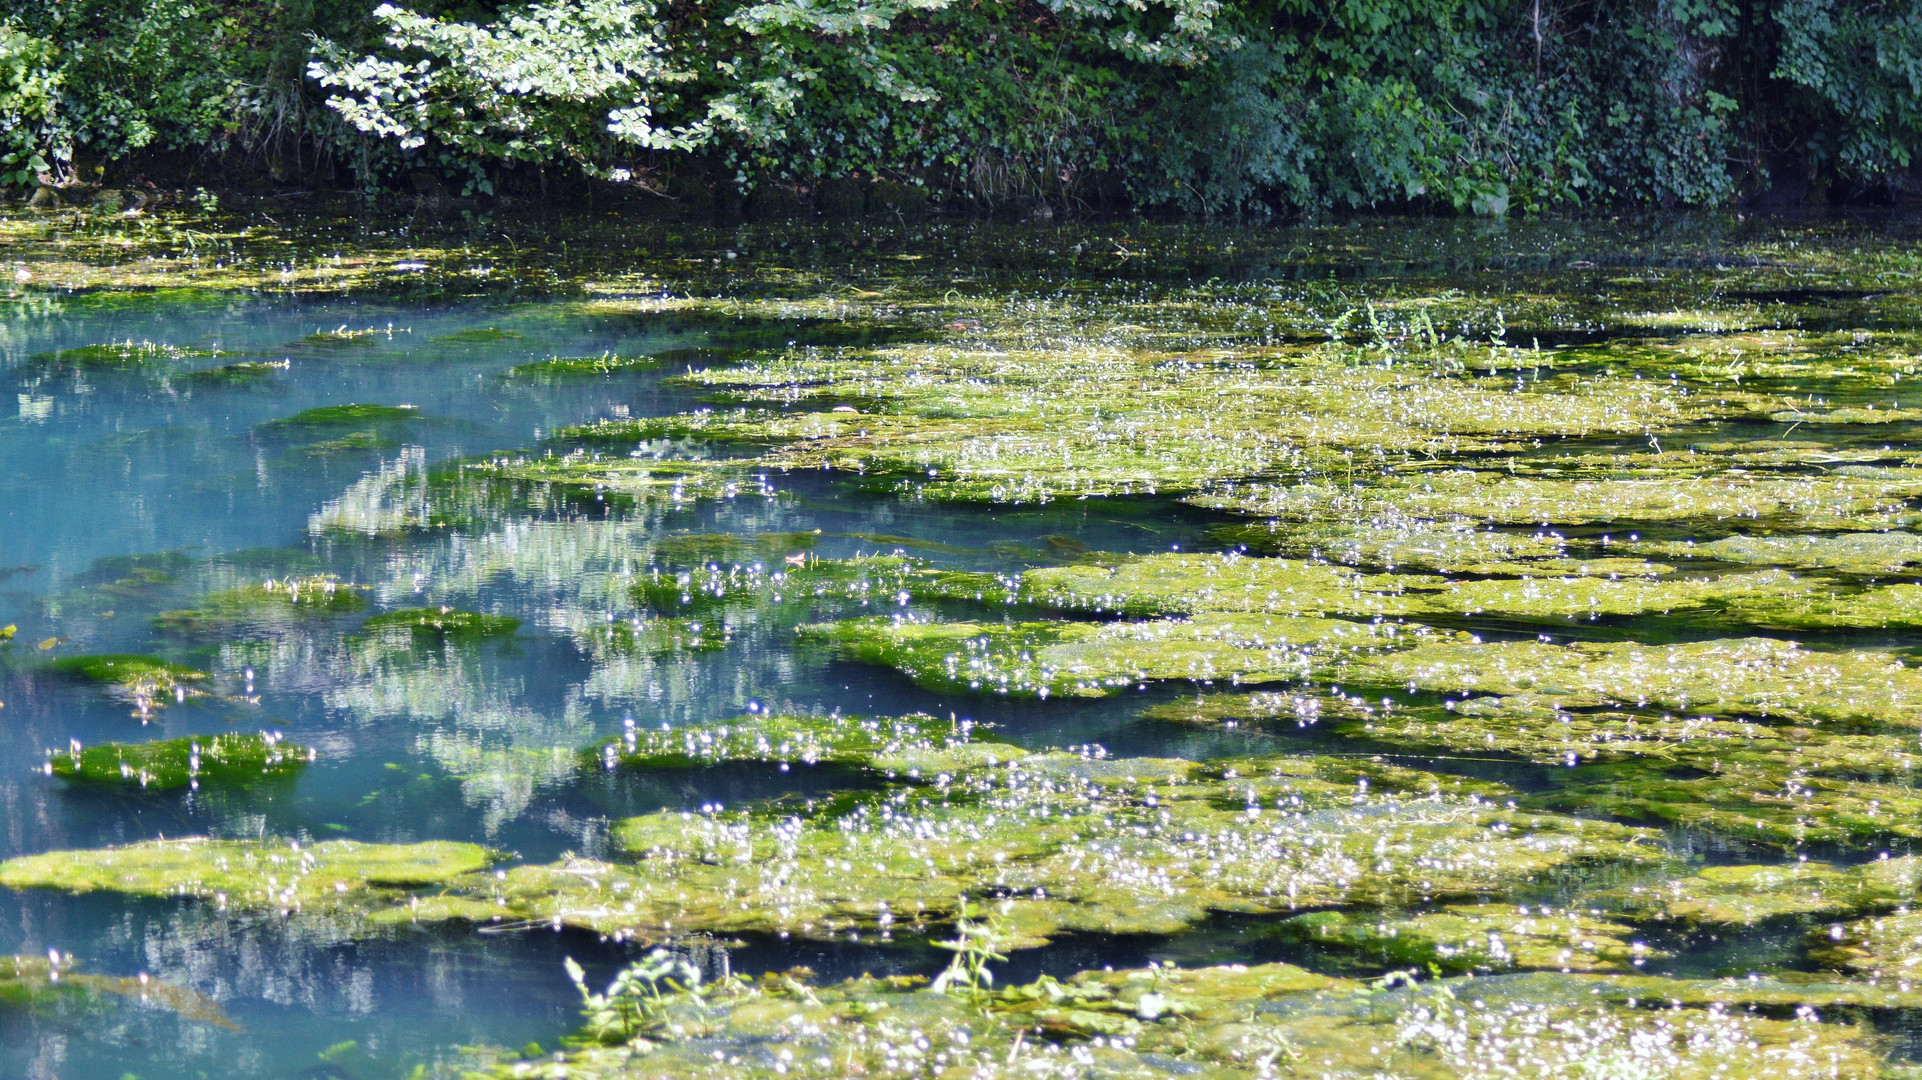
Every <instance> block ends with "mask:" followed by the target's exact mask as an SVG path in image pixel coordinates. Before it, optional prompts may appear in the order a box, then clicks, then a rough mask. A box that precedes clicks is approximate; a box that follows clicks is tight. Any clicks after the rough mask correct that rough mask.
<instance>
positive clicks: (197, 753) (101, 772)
mask: <svg viewBox="0 0 1922 1080" xmlns="http://www.w3.org/2000/svg"><path fill="white" fill-rule="evenodd" d="M318 756H319V754H318V752H317V751H314V750H311V749H309V748H307V747H304V746H297V745H295V744H293V743H289V742H285V741H283V739H282V738H281V736H280V735H279V734H278V733H277V732H262V733H260V734H257V735H237V734H223V735H193V736H187V737H184V738H178V739H163V740H159V741H156V742H147V743H103V744H97V745H94V746H82V745H80V743H79V742H78V740H76V741H75V742H74V743H73V744H72V745H71V746H70V747H69V748H68V749H65V750H59V751H49V752H48V754H47V764H46V772H47V775H49V776H57V777H59V778H61V779H62V780H69V781H74V782H77V783H83V784H107V785H116V786H126V787H139V788H141V789H142V790H148V791H168V790H172V789H175V788H181V787H188V788H192V789H194V790H196V791H197V790H199V789H200V787H201V786H202V785H203V784H205V785H209V786H220V787H246V786H251V785H255V784H259V783H263V782H268V781H273V780H283V779H287V778H290V777H293V776H295V775H297V774H298V773H299V772H300V771H301V770H302V769H304V768H306V767H307V765H308V764H310V763H311V762H313V761H314V760H315V759H316V758H317V757H318Z"/></svg>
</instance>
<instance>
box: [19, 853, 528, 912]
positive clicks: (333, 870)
mask: <svg viewBox="0 0 1922 1080" xmlns="http://www.w3.org/2000/svg"><path fill="white" fill-rule="evenodd" d="M493 861H494V855H493V853H491V852H489V851H488V850H487V849H486V848H483V847H480V846H478V845H475V844H457V843H451V842H448V841H442V840H434V841H427V842H424V843H419V844H363V843H359V842H356V841H352V840H326V841H322V842H320V843H314V844H300V843H289V842H282V841H270V840H211V839H207V838H205V837H195V838H189V839H182V840H152V841H147V842H145V843H140V844H130V845H127V846H125V847H118V848H104V849H101V850H97V851H53V852H48V853H46V854H43V855H27V856H22V857H20V858H15V859H10V860H8V861H7V862H5V863H0V885H5V886H6V887H7V888H10V889H61V890H65V891H67V892H76V893H84V892H96V891H105V892H117V893H125V894H127V895H130V896H154V897H194V898H198V899H202V900H209V901H212V902H213V903H214V904H215V905H216V906H217V907H219V908H221V909H223V910H224V909H227V908H234V909H242V910H257V911H281V912H286V911H329V910H346V911H353V910H355V909H364V908H366V907H369V906H384V902H387V901H390V900H392V899H394V898H395V897H397V896H399V895H401V894H402V892H403V891H404V890H411V889H419V888H424V887H429V886H437V885H446V884H448V883H451V882H453V881H454V880H456V879H458V878H460V877H461V876H463V875H467V874H473V873H475V872H477V871H480V870H482V869H485V868H486V867H487V866H488V865H490V864H491V863H492V862H493Z"/></svg>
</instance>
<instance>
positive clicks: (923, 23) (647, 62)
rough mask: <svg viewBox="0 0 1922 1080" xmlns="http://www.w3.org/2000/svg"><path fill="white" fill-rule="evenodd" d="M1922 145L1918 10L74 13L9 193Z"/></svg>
mask: <svg viewBox="0 0 1922 1080" xmlns="http://www.w3.org/2000/svg"><path fill="white" fill-rule="evenodd" d="M1918 146H1922V0H1867V2H1864V3H1860V4H1850V5H1837V4H1834V3H1830V2H1828V0H966V2H960V0H765V2H758V0H731V2H729V0H723V2H699V0H543V2H537V3H500V2H498V0H407V2H406V3H404V4H393V3H383V4H380V5H379V6H377V7H376V6H372V4H371V3H370V0H65V2H63V3H60V4H49V5H28V6H27V8H26V9H25V10H24V11H23V12H22V13H20V14H16V15H14V16H13V22H11V23H0V185H13V186H23V185H27V184H31V183H34V182H36V181H37V180H39V179H42V178H44V179H46V180H47V181H48V182H62V181H65V180H66V179H68V178H69V176H70V175H71V174H72V173H73V171H74V169H75V166H73V165H72V162H73V161H76V160H84V161H89V162H97V161H102V160H106V161H119V162H127V161H151V160H153V159H154V155H156V154H171V155H173V156H174V157H175V158H176V159H178V160H184V161H186V162H187V163H188V165H189V167H192V166H193V164H194V163H218V164H219V165H220V166H221V167H222V168H223V169H226V170H228V172H227V175H230V176H231V175H266V176H270V177H272V178H273V179H276V180H279V179H292V178H294V177H296V176H298V177H300V178H302V179H303V180H311V179H312V178H314V177H319V178H320V179H321V180H323V181H325V180H327V179H328V178H330V177H336V176H337V177H338V179H339V181H340V182H349V181H351V182H354V183H357V184H358V185H360V186H362V187H364V188H370V189H371V188H379V187H383V186H409V185H410V184H411V186H413V187H414V188H416V189H419V190H439V185H440V184H442V183H444V182H445V181H448V180H454V181H456V184H457V187H458V188H459V189H460V190H463V191H466V192H470V193H473V192H487V191H491V190H494V189H495V188H496V186H497V184H498V183H499V182H500V181H502V180H503V179H504V178H506V177H508V176H513V175H538V176H540V177H541V178H542V182H543V184H544V183H545V179H546V177H547V176H548V175H549V174H550V173H552V174H554V175H556V176H565V175H568V174H573V175H584V176H586V177H588V178H591V179H592V181H593V182H596V183H609V182H612V183H637V184H640V185H642V186H654V185H657V184H660V183H663V182H665V181H666V180H668V179H669V178H671V177H674V176H677V175H678V176H680V177H681V179H680V180H679V181H677V183H679V184H680V185H681V188H682V189H686V188H687V187H688V185H690V184H692V185H694V186H696V187H713V188H718V189H724V190H732V191H736V192H743V193H746V192H752V191H755V190H768V189H771V188H777V187H778V188H785V189H789V190H792V191H794V192H796V193H797V194H800V195H802V196H804V197H806V196H817V195H818V196H819V197H820V198H821V199H822V200H823V201H828V196H827V195H825V194H821V193H823V192H827V191H829V190H830V189H832V190H839V189H835V188H834V185H835V184H837V183H838V184H842V185H843V186H845V185H846V184H848V183H852V184H854V185H856V186H857V187H858V186H859V185H867V184H873V183H876V182H880V183H883V184H886V185H892V187H891V188H890V189H889V190H906V189H907V188H918V189H920V190H923V191H926V192H929V193H930V195H932V196H933V197H936V198H943V199H949V200H955V199H958V200H962V201H966V202H971V203H973V204H976V205H984V206H992V205H995V204H998V203H1002V202H1006V201H1009V200H1013V201H1016V202H1019V203H1023V204H1030V205H1039V204H1048V205H1054V206H1065V207H1075V206H1085V205H1105V206H1108V207H1111V208H1112V207H1115V206H1118V205H1120V204H1122V203H1126V204H1131V205H1134V206H1137V207H1157V206H1161V207H1168V208H1171V209H1175V210H1180V211H1185V212H1189V213H1198V214H1207V215H1219V214H1234V213H1249V212H1268V211H1280V212H1296V211H1304V210H1307V211H1312V210H1316V209H1321V208H1330V207H1334V208H1340V207H1365V206H1405V205H1421V206H1430V207H1436V208H1443V209H1450V210H1455V211H1460V212H1473V213H1483V214H1500V213H1506V212H1511V211H1525V212H1532V211H1537V210H1540V209H1543V208H1547V207H1551V206H1555V205H1571V204H1582V203H1596V202H1643V203H1654V204H1658V205H1717V204H1725V203H1727V202H1729V201H1730V200H1731V199H1733V198H1735V197H1736V196H1737V195H1738V194H1740V193H1741V192H1742V191H1744V190H1750V189H1754V188H1758V187H1761V186H1763V185H1765V184H1767V183H1768V182H1769V181H1770V179H1771V175H1772V174H1775V175H1782V174H1793V175H1795V176H1796V177H1798V178H1800V179H1801V180H1803V181H1806V182H1813V181H1817V180H1819V179H1820V178H1822V177H1836V178H1843V179H1846V180H1848V181H1849V183H1850V184H1851V185H1853V189H1855V190H1861V189H1862V188H1864V187H1865V186H1869V185H1877V184H1880V185H1883V186H1884V188H1885V189H1886V188H1887V187H1888V186H1889V185H1891V184H1893V183H1896V182H1899V181H1901V180H1902V179H1903V178H1904V177H1905V176H1907V175H1911V174H1908V173H1905V172H1904V170H1908V169H1909V168H1910V167H1911V166H1912V165H1914V164H1915V161H1914V157H1915V151H1916V149H1917V148H1918ZM90 178H91V177H82V179H90ZM904 185H905V187H904ZM841 201H842V202H845V201H846V200H845V199H842V200H841ZM857 201H858V200H857Z"/></svg>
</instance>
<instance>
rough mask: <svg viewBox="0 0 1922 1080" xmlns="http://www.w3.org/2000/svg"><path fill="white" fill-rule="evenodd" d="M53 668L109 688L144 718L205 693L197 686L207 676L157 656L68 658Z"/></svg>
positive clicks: (53, 665) (117, 655) (58, 662)
mask: <svg viewBox="0 0 1922 1080" xmlns="http://www.w3.org/2000/svg"><path fill="white" fill-rule="evenodd" d="M51 666H52V669H53V670H54V671H57V672H59V673H60V674H62V675H66V676H69V677H71V678H75V679H84V680H86V681H88V682H93V683H99V684H102V685H104V686H106V687H107V688H108V690H109V691H110V692H111V693H113V694H114V695H116V696H118V697H120V698H122V699H124V700H126V701H129V702H131V703H132V704H133V705H134V706H135V707H136V708H137V709H138V710H139V711H140V713H141V714H142V715H144V714H146V713H147V712H149V711H151V710H153V709H157V708H165V707H166V706H167V705H168V704H169V703H173V702H180V701H185V700H186V699H187V698H189V697H198V696H200V695H201V694H204V693H206V691H205V690H203V689H201V688H200V687H199V686H198V685H196V684H198V683H202V682H205V681H206V679H207V673H206V672H204V671H199V670H196V669H194V668H190V667H186V666H184V665H181V664H174V663H169V662H168V661H166V660H162V659H160V658H159V657H156V656H128V655H119V654H108V655H100V656H69V657H64V658H62V659H59V660H55V661H54V662H53V664H52V665H51Z"/></svg>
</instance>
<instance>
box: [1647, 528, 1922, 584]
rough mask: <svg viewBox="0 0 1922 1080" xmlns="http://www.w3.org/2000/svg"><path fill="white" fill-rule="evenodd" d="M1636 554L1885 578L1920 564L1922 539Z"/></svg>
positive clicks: (1723, 542) (1882, 536)
mask: <svg viewBox="0 0 1922 1080" xmlns="http://www.w3.org/2000/svg"><path fill="white" fill-rule="evenodd" d="M1635 550H1637V551H1645V552H1648V553H1649V554H1652V555H1658V556H1660V557H1662V558H1665V559H1676V560H1683V559H1710V560H1713V561H1715V562H1728V563H1744V564H1750V565H1763V566H1788V567H1797V568H1803V569H1812V568H1823V569H1835V570H1841V571H1844V572H1847V573H1852V574H1887V573H1893V572H1898V571H1900V570H1902V569H1903V568H1904V567H1908V566H1914V565H1916V564H1918V563H1922V535H1917V534H1915V533H1909V532H1886V533H1875V532H1868V533H1845V534H1842V535H1840V536H1746V535H1738V536H1726V537H1723V538H1722V539H1720V540H1714V541H1710V542H1708V543H1703V544H1697V543H1692V542H1679V543H1678V542H1673V541H1664V542H1660V543H1643V544H1640V545H1638V546H1637V547H1636V548H1635Z"/></svg>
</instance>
